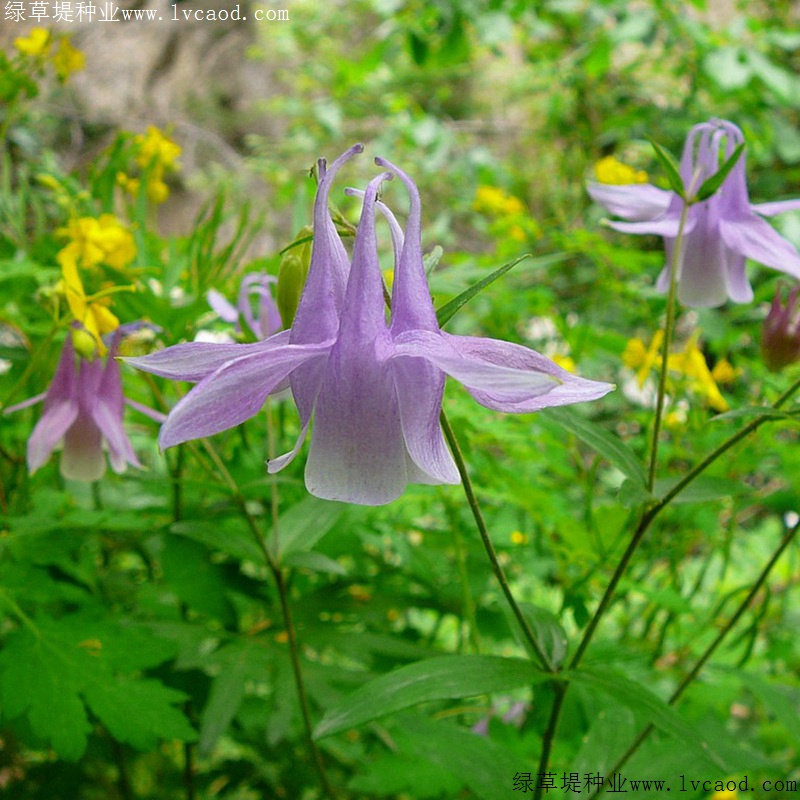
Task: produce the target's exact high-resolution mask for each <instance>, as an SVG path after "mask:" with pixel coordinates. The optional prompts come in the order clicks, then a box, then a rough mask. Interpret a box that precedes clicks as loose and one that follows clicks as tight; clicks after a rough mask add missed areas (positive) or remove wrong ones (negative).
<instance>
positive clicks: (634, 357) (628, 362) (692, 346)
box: [622, 331, 738, 422]
mask: <svg viewBox="0 0 800 800" xmlns="http://www.w3.org/2000/svg"><path fill="white" fill-rule="evenodd" d="M699 336H700V333H699V331H697V332H696V333H695V334H694V335H693V336H692V337H691V339H689V341H688V342H687V343H686V347H685V348H684V349H683V351H681V352H680V353H673V354H672V355H670V356H669V357H668V358H667V369H668V370H669V372H670V373H672V374H674V375H676V376H678V377H682V378H686V379H687V381H688V386H689V390H690V391H691V392H693V393H694V394H696V395H700V396H701V397H703V398H704V399H705V400H706V402H707V403H708V404H709V405H710V406H711V408H713V409H714V410H715V411H720V412H722V411H727V410H728V408H729V406H728V403H727V401H726V400H725V398H724V397H723V396H722V394H721V393H720V391H719V387H718V386H717V380H718V378H717V375H718V376H720V379H721V380H720V382H722V383H728V382H730V381H732V380H733V379H734V378H735V377H736V375H737V374H738V372H737V371H736V370H734V369H733V367H732V366H731V365H730V364H729V363H728V362H727V361H725V360H724V359H723V360H721V361H720V362H718V364H717V366H716V367H715V372H716V373H717V374H716V375H715V374H714V373H712V372H711V370H709V368H708V364H707V363H706V358H705V356H704V355H703V351H702V350H701V349H700V348H699V347H698V345H697V342H698V339H699ZM663 341H664V332H663V331H657V332H656V334H655V335H654V336H653V339H652V341H651V342H650V346H649V347H646V346H645V344H644V342H643V341H642V340H641V339H630V340H629V341H628V343H627V345H626V346H625V352H624V353H623V354H622V363H623V364H624V365H625V366H626V367H628V368H629V369H633V370H637V372H636V380H637V383H638V384H639V388H640V389H641V388H642V386H644V383H645V381H646V380H647V378H648V376H649V375H650V372H651V371H652V370H653V369H660V368H661V363H662V361H661V355H660V352H661V344H662V342H663ZM677 421H678V420H677V419H676V422H677Z"/></svg>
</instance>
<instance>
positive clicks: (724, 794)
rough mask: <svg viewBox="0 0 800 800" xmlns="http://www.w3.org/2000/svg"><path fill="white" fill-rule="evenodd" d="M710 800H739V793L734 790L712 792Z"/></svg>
mask: <svg viewBox="0 0 800 800" xmlns="http://www.w3.org/2000/svg"><path fill="white" fill-rule="evenodd" d="M710 800H739V792H737V791H736V789H723V790H722V791H720V792H714V794H712V795H711V798H710Z"/></svg>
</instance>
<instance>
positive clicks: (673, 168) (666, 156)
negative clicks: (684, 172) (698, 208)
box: [648, 138, 686, 200]
mask: <svg viewBox="0 0 800 800" xmlns="http://www.w3.org/2000/svg"><path fill="white" fill-rule="evenodd" d="M648 141H649V142H650V144H651V145H653V150H655V152H656V156H658V160H659V161H660V162H661V166H662V167H664V172H666V173H667V180H668V181H669V185H670V187H671V188H672V191H673V192H675V194H677V195H678V197H682V198H683V199H684V200H686V189H685V188H684V186H683V180H682V178H681V173H680V168H679V166H678V162H677V161H676V160H675V156H673V155H672V153H670V152H669V150H665V149H664V148H663V147H662V146H661V145H660V144H658V142H656V141H655V140H654V139H649V138H648Z"/></svg>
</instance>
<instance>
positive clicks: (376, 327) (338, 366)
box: [129, 146, 613, 505]
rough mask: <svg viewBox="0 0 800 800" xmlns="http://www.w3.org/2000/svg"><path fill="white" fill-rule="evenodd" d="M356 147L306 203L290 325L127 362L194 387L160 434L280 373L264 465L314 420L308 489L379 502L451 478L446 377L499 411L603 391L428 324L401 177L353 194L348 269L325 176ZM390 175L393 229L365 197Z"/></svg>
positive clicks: (197, 422) (237, 402)
mask: <svg viewBox="0 0 800 800" xmlns="http://www.w3.org/2000/svg"><path fill="white" fill-rule="evenodd" d="M360 150H361V148H360V146H356V147H355V148H351V149H350V150H349V151H348V152H347V153H345V154H344V155H343V156H342V157H340V158H339V159H337V161H336V162H335V163H334V164H333V165H332V167H331V169H330V170H329V171H327V172H326V171H325V168H324V166H325V165H324V162H320V176H321V180H320V183H319V187H318V189H317V198H316V202H315V207H314V248H313V252H312V257H311V265H310V267H309V273H308V279H307V281H306V286H305V288H304V290H303V294H302V297H301V299H300V304H299V306H298V310H297V315H296V317H295V320H294V324H293V325H292V328H291V329H290V330H289V331H288V332H287V331H283V332H281V333H279V334H277V335H275V336H272V337H270V338H269V339H267V340H265V341H263V342H259V343H257V344H254V345H213V344H203V343H192V344H184V345H178V346H176V347H172V348H168V349H167V350H164V351H162V352H160V353H155V354H153V355H151V356H145V357H143V358H134V359H129V361H130V362H131V363H132V364H133V365H134V366H136V367H138V368H140V369H144V370H147V371H149V372H153V373H155V374H157V375H162V376H165V377H170V378H178V379H182V380H190V381H197V382H198V384H197V386H195V388H194V389H193V390H192V391H191V392H189V393H188V394H187V395H186V396H185V397H184V398H183V399H182V400H181V401H180V402H179V403H178V404H177V405H176V406H175V408H174V409H173V410H172V412H171V413H170V415H169V417H168V418H167V421H166V423H165V424H164V426H163V428H162V430H161V436H160V440H159V441H160V444H161V446H162V447H170V446H172V445H175V444H179V443H180V442H183V441H186V440H188V439H195V438H198V437H203V436H209V435H211V434H213V433H217V432H219V431H222V430H225V429H227V428H230V427H233V426H234V425H237V424H239V423H241V422H243V421H244V420H246V419H248V418H249V417H251V416H253V415H254V414H256V413H257V412H258V411H259V409H260V408H261V406H262V405H263V403H264V401H265V400H266V398H267V396H268V395H270V394H274V393H275V392H276V391H278V390H279V389H280V388H281V387H283V386H285V385H286V381H287V379H288V381H289V383H290V385H291V388H292V393H293V396H294V399H295V403H296V404H297V407H298V410H299V413H300V421H301V426H302V428H301V433H300V436H299V438H298V441H297V444H296V445H295V447H294V448H293V449H292V451H291V452H289V453H287V454H285V455H283V456H281V457H280V458H277V459H273V460H272V461H271V462H270V463H269V471H270V472H277V471H278V470H280V469H282V468H283V467H284V466H286V464H288V463H289V462H290V461H291V460H292V459H293V458H294V456H295V455H296V454H297V452H298V450H299V448H300V446H301V444H302V442H303V440H304V438H305V436H306V434H307V431H308V427H309V423H310V420H311V418H312V415H313V418H314V434H313V437H312V439H311V447H310V451H309V456H308V462H307V464H306V471H305V480H306V486H307V488H308V490H309V491H310V492H311V493H312V494H314V495H316V496H318V497H322V498H325V499H330V500H340V501H345V502H352V503H360V504H362V505H380V504H384V503H388V502H391V501H392V500H394V499H395V498H397V497H399V496H400V495H401V494H402V493H403V491H404V489H405V487H406V484H407V483H409V482H411V483H429V484H439V483H458V480H459V475H458V471H457V469H456V466H455V463H454V461H453V458H452V456H451V454H450V452H449V450H448V449H447V445H446V444H445V441H444V437H443V435H442V430H441V427H440V424H439V414H440V412H441V406H442V392H443V389H444V380H445V373H447V374H449V375H451V376H453V377H455V378H456V379H457V380H459V381H461V382H462V383H463V384H464V385H465V386H466V387H467V389H468V391H469V392H470V393H471V394H472V396H473V397H474V398H475V399H476V400H477V401H478V402H479V403H481V404H482V405H485V406H487V407H489V408H492V409H495V410H499V411H507V412H529V411H537V410H539V409H541V408H545V407H547V406H554V405H562V404H566V403H575V402H579V401H582V400H594V399H596V398H598V397H602V396H603V395H604V394H606V393H607V392H608V391H610V390H611V389H612V388H613V387H612V386H611V385H610V384H606V383H597V382H594V381H588V380H584V379H582V378H577V377H576V376H574V375H571V374H570V373H568V372H566V371H565V370H562V369H561V368H559V367H558V366H557V365H556V364H554V363H553V362H552V361H550V360H549V359H546V358H544V357H543V356H541V355H539V354H538V353H535V352H534V351H532V350H529V349H527V348H525V347H522V346H520V345H514V344H510V343H508V342H501V341H496V340H493V339H479V338H474V337H465V336H453V335H451V334H447V333H444V332H443V331H442V330H440V328H439V325H438V322H437V320H436V313H435V311H434V308H433V302H432V300H431V296H430V292H429V290H428V285H427V280H426V277H425V270H424V266H423V262H422V248H421V237H420V215H421V209H420V202H419V195H418V193H417V189H416V186H415V185H414V183H413V182H412V181H411V179H410V178H409V177H408V176H407V175H405V173H403V172H401V171H400V170H398V169H397V168H396V167H393V166H392V165H390V164H389V163H388V162H386V161H383V160H381V159H378V160H377V163H378V164H379V165H380V166H384V167H387V168H388V169H389V170H390V172H386V173H383V174H381V175H379V176H378V177H376V178H375V179H373V180H372V182H371V183H370V184H369V186H368V187H367V189H366V192H365V193H364V203H363V208H362V212H361V220H360V222H359V225H358V229H357V233H356V238H355V244H354V249H353V258H352V265H351V264H350V262H349V260H348V258H347V254H346V251H345V250H344V246H343V245H342V242H341V240H340V239H339V236H338V235H337V233H336V229H335V227H334V225H333V221H332V220H331V217H330V213H329V211H328V195H329V192H330V185H331V181H332V179H333V177H334V175H335V173H336V171H337V170H338V169H339V167H340V166H341V165H342V164H343V163H344V162H345V161H346V160H347V159H349V158H350V157H351V156H352V155H353V154H354V153H356V152H360ZM392 173H394V174H396V175H397V176H398V177H399V178H400V179H401V180H402V181H403V183H405V184H406V186H407V188H408V190H409V192H410V194H411V212H410V215H409V221H408V227H407V230H406V233H405V236H403V234H402V230H401V229H400V227H399V225H397V223H396V220H394V218H393V217H392V215H391V212H388V209H386V208H385V207H384V206H382V204H380V205H379V204H378V201H377V193H378V189H379V187H380V184H381V183H382V182H383V181H385V180H389V179H391V177H392ZM376 205H378V207H379V208H380V210H381V211H382V212H384V213H386V214H387V217H388V218H389V220H390V225H391V229H392V237H393V241H394V245H395V252H396V254H397V265H396V269H395V279H394V287H393V296H392V316H391V324H387V322H386V316H385V304H384V299H383V286H382V280H381V271H380V264H379V261H378V249H377V238H376V231H375V226H376V222H375V211H376Z"/></svg>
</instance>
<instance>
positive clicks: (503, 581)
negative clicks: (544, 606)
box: [440, 411, 557, 673]
mask: <svg viewBox="0 0 800 800" xmlns="http://www.w3.org/2000/svg"><path fill="white" fill-rule="evenodd" d="M440 420H441V424H442V430H443V431H444V436H445V439H447V443H448V444H449V445H450V450H451V451H452V453H453V459H454V460H455V462H456V468H457V469H458V474H459V475H460V476H461V483H462V485H463V486H464V494H465V495H466V497H467V503H468V505H469V508H470V511H471V512H472V517H473V519H474V520H475V525H476V526H477V528H478V533H479V535H480V537H481V542H483V547H484V549H485V550H486V555H487V556H488V557H489V562H490V564H491V565H492V572H493V573H494V576H495V578H496V579H497V582H498V583H499V584H500V588H501V590H502V592H503V595H504V597H505V599H506V602H507V603H508V606H509V608H510V609H511V613H512V614H513V615H514V618H515V619H516V620H517V623H518V624H519V627H520V629H521V630H522V634H523V636H524V637H525V640H526V641H527V642H528V644H529V645H530V647H531V649H532V651H533V652H534V653H535V654H536V658H537V659H538V661H539V663H540V664H541V666H542V667H543V668H544V669H545V670H547V671H548V672H552V673H555V672H557V669H556V668H555V666H554V665H553V664H552V663H551V662H550V659H549V658H548V657H547V653H546V652H545V651H544V648H543V647H542V645H541V644H540V643H539V640H538V639H537V638H536V634H534V632H533V630H532V629H531V626H530V624H529V623H528V620H527V619H525V615H524V614H523V613H522V609H521V608H520V607H519V605H518V604H517V601H516V600H515V599H514V595H513V594H512V592H511V587H510V586H509V584H508V579H507V578H506V574H505V572H504V571H503V568H502V567H501V566H500V562H499V561H498V559H497V552H496V551H495V549H494V545H493V544H492V540H491V537H490V536H489V531H488V529H487V528H486V522H485V521H484V519H483V513H482V512H481V507H480V504H479V503H478V498H477V497H476V496H475V492H474V491H473V488H472V481H471V480H470V477H469V473H468V472H467V465H466V463H465V461H464V456H463V454H462V453H461V448H460V447H459V445H458V440H457V439H456V435H455V432H454V431H453V428H452V426H451V425H450V421H449V420H448V419H447V415H446V414H445V413H444V411H442V414H441V417H440Z"/></svg>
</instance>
